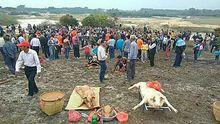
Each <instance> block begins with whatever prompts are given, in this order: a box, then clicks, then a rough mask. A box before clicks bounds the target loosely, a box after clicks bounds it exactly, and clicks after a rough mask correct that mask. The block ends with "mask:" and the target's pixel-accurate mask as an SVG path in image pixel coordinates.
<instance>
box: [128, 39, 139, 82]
mask: <svg viewBox="0 0 220 124" xmlns="http://www.w3.org/2000/svg"><path fill="white" fill-rule="evenodd" d="M137 54H138V46H137V43H136V36H135V35H131V45H130V48H129V53H128V61H127V62H128V64H127V66H128V67H127V79H128V81H130V80H131V79H134V76H135V62H136V60H137Z"/></svg>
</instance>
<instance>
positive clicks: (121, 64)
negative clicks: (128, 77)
mask: <svg viewBox="0 0 220 124" xmlns="http://www.w3.org/2000/svg"><path fill="white" fill-rule="evenodd" d="M126 67H127V59H126V58H125V57H122V56H120V55H119V56H118V57H117V59H116V64H115V68H114V72H115V71H119V72H120V73H123V72H125V71H126Z"/></svg>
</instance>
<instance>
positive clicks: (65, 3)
mask: <svg viewBox="0 0 220 124" xmlns="http://www.w3.org/2000/svg"><path fill="white" fill-rule="evenodd" d="M18 5H25V6H26V7H34V8H44V7H51V6H54V7H57V8H60V7H89V8H92V9H95V8H103V9H110V8H118V9H123V10H134V9H135V10H139V9H140V8H154V9H188V8H198V9H220V0H0V6H3V7H16V6H18Z"/></svg>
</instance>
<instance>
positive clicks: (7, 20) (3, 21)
mask: <svg viewBox="0 0 220 124" xmlns="http://www.w3.org/2000/svg"><path fill="white" fill-rule="evenodd" d="M17 23H18V22H17V20H16V19H15V18H14V17H13V16H11V15H7V14H5V13H0V25H4V26H6V25H10V24H17Z"/></svg>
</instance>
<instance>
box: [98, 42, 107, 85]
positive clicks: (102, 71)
mask: <svg viewBox="0 0 220 124" xmlns="http://www.w3.org/2000/svg"><path fill="white" fill-rule="evenodd" d="M98 44H99V47H98V60H99V65H100V66H101V68H100V72H99V81H100V83H103V81H104V78H105V73H106V70H107V64H106V59H107V55H106V52H105V47H104V45H103V44H104V41H102V39H99V40H98Z"/></svg>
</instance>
